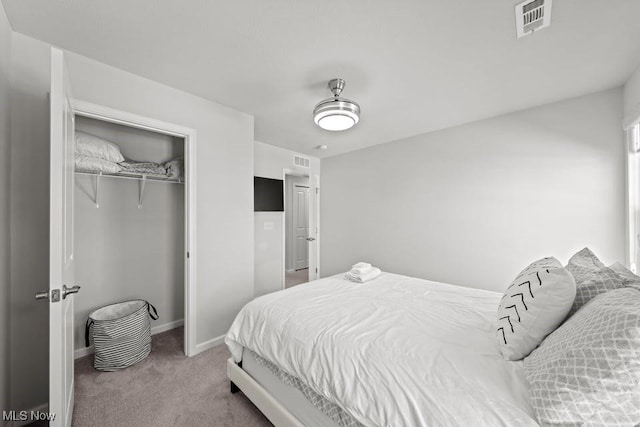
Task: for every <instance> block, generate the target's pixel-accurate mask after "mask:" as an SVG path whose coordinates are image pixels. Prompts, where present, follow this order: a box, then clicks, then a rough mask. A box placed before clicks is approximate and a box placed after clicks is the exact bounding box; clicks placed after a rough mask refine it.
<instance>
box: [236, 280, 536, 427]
mask: <svg viewBox="0 0 640 427" xmlns="http://www.w3.org/2000/svg"><path fill="white" fill-rule="evenodd" d="M501 297H502V294H501V293H496V292H490V291H484V290H478V289H471V288H464V287H459V286H453V285H448V284H444V283H437V282H432V281H428V280H422V279H417V278H412V277H407V276H402V275H398V274H392V273H383V274H382V275H381V276H380V277H378V278H377V279H375V280H373V281H371V282H368V283H364V284H360V283H353V282H350V281H348V280H346V279H345V278H344V275H336V276H332V277H328V278H324V279H320V280H316V281H313V282H310V283H308V284H305V285H302V286H296V287H293V288H290V289H286V290H283V291H280V292H276V293H272V294H268V295H265V296H262V297H259V298H257V299H255V300H253V301H252V302H250V303H248V304H247V305H246V306H245V307H244V308H243V309H242V310H241V312H240V313H239V314H238V316H237V318H236V319H235V321H234V323H233V325H232V326H231V328H230V330H229V333H228V335H227V337H226V339H225V342H226V343H227V345H228V346H229V349H230V351H231V354H232V358H231V359H230V360H229V361H228V373H229V378H230V380H231V381H232V388H235V387H239V388H240V389H241V390H242V391H243V392H244V393H245V395H247V396H248V397H249V398H250V399H251V400H252V401H253V403H254V404H255V405H256V406H257V407H258V408H259V409H260V410H262V412H263V413H265V415H266V416H267V418H269V419H270V420H271V421H272V422H273V423H274V424H275V425H277V426H280V425H292V426H293V425H309V426H327V427H328V426H359V425H362V426H435V425H438V426H440V425H442V426H449V425H450V426H459V425H492V426H513V425H518V426H535V425H538V423H537V422H536V419H535V415H534V411H533V409H532V407H531V404H530V402H529V398H528V386H527V382H526V379H525V376H524V372H523V365H522V362H521V361H518V362H510V361H505V360H504V359H503V358H502V356H501V355H500V353H499V350H498V348H497V346H496V339H495V322H496V320H495V319H496V307H497V306H498V303H499V301H500V298H501Z"/></svg>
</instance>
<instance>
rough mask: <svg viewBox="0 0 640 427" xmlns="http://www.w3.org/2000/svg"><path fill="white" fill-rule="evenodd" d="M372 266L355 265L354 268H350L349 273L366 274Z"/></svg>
mask: <svg viewBox="0 0 640 427" xmlns="http://www.w3.org/2000/svg"><path fill="white" fill-rule="evenodd" d="M372 269H373V268H372V267H371V266H369V267H356V268H352V269H351V271H349V273H351V274H352V275H354V276H361V275H363V274H367V273H369V272H370V271H371V270H372Z"/></svg>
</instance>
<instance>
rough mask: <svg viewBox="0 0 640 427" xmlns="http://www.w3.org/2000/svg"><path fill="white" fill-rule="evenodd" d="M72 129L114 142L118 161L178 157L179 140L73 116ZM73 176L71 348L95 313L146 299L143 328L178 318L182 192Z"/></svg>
mask: <svg viewBox="0 0 640 427" xmlns="http://www.w3.org/2000/svg"><path fill="white" fill-rule="evenodd" d="M76 130H82V131H84V132H87V133H89V134H92V135H96V136H100V137H102V138H105V139H107V140H108V141H113V142H115V143H117V144H118V145H119V147H120V150H121V152H122V154H123V155H124V157H125V158H127V159H136V160H148V161H154V162H160V163H164V162H166V161H168V160H171V159H173V158H176V157H178V156H181V155H184V140H183V139H181V138H176V137H172V136H169V135H163V134H158V133H153V132H148V131H144V130H141V129H133V128H130V127H129V128H127V127H125V126H121V125H116V124H113V123H106V122H100V121H98V120H93V119H87V118H83V117H76ZM95 183H96V181H95V177H91V176H84V175H77V176H76V188H75V194H74V204H75V230H74V237H75V266H76V271H75V279H76V283H77V284H80V285H81V286H82V290H81V292H79V293H78V294H77V295H76V296H75V297H74V298H75V299H74V311H75V331H74V341H75V348H76V349H80V348H84V347H85V340H84V329H85V322H86V320H87V316H88V315H89V313H90V312H91V311H93V310H95V309H96V308H98V307H102V306H105V305H108V304H113V303H116V302H121V301H124V300H129V299H138V298H141V299H146V300H148V301H149V302H150V303H151V304H153V305H154V306H155V307H156V308H157V309H158V312H159V313H160V318H159V319H158V320H152V321H151V326H152V327H158V326H161V325H167V324H170V323H172V322H176V321H179V320H182V319H183V318H184V235H185V234H184V232H185V227H184V203H185V194H184V185H183V184H175V183H171V182H158V181H148V182H147V183H146V185H145V189H144V194H143V203H142V207H140V208H139V207H138V198H139V185H140V183H139V182H138V181H133V180H126V179H117V178H104V177H103V178H101V179H100V187H99V190H100V191H99V207H96V205H95V202H94V201H95V197H96V193H95Z"/></svg>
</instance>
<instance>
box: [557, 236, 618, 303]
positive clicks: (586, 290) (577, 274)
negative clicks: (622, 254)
mask: <svg viewBox="0 0 640 427" xmlns="http://www.w3.org/2000/svg"><path fill="white" fill-rule="evenodd" d="M567 270H569V272H570V273H571V274H572V275H573V277H574V279H575V280H576V299H575V300H574V302H573V306H572V307H571V310H570V311H569V314H568V316H572V315H573V314H574V313H575V312H576V311H578V310H579V309H580V308H581V307H582V306H584V305H585V304H586V303H588V302H589V301H591V300H592V299H593V298H595V297H596V296H598V295H600V294H602V293H604V292H608V291H612V290H614V289H619V288H622V287H624V286H625V281H624V280H623V279H622V278H621V277H620V275H618V274H617V273H616V272H615V271H614V270H613V269H611V268H609V267H607V266H605V265H604V264H603V263H602V262H601V261H600V260H599V259H598V257H596V256H595V255H594V254H593V252H591V251H590V250H589V248H584V249H582V250H581V251H579V252H578V253H576V254H575V255H574V256H572V257H571V258H570V259H569V263H568V264H567Z"/></svg>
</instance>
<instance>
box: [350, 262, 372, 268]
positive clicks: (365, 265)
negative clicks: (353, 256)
mask: <svg viewBox="0 0 640 427" xmlns="http://www.w3.org/2000/svg"><path fill="white" fill-rule="evenodd" d="M351 268H371V264H369V263H368V262H362V261H361V262H359V263H357V264H353V265H352V266H351Z"/></svg>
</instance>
